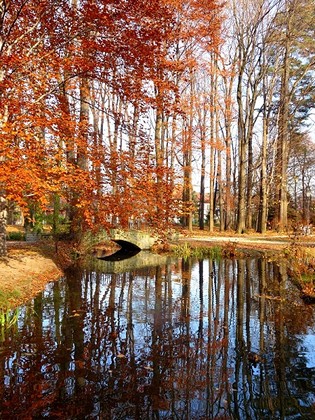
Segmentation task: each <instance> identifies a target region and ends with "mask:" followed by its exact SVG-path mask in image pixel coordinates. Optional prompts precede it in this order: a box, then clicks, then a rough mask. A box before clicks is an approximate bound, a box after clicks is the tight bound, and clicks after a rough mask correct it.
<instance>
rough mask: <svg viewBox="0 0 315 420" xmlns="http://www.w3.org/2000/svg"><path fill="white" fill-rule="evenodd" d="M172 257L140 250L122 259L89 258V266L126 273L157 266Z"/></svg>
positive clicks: (165, 262) (93, 268)
mask: <svg viewBox="0 0 315 420" xmlns="http://www.w3.org/2000/svg"><path fill="white" fill-rule="evenodd" d="M170 261H171V257H169V256H167V255H159V254H153V253H152V252H149V251H142V252H139V253H138V254H137V255H134V256H133V257H131V258H127V259H125V260H121V261H107V260H102V259H97V258H93V259H90V260H89V263H88V264H89V268H90V269H91V270H95V271H97V272H102V273H124V272H126V271H131V270H136V269H137V270H140V269H143V268H150V267H157V266H158V265H163V264H167V263H169V262H170Z"/></svg>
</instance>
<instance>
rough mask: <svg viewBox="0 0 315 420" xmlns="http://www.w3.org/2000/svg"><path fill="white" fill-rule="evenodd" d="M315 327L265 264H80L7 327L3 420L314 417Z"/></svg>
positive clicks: (276, 271) (280, 273) (281, 270)
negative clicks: (107, 267)
mask: <svg viewBox="0 0 315 420" xmlns="http://www.w3.org/2000/svg"><path fill="white" fill-rule="evenodd" d="M314 330H315V328H314V311H313V308H312V307H311V306H305V305H304V304H303V302H302V301H301V300H300V299H299V297H298V294H297V292H296V291H295V289H294V287H292V285H291V284H290V282H289V281H288V279H287V277H286V268H285V266H284V265H280V266H279V265H275V264H271V263H268V262H267V261H266V260H265V259H246V260H245V259H243V260H221V261H213V260H202V261H191V260H187V261H181V260H176V261H169V262H168V263H167V264H163V265H160V266H157V267H154V268H152V267H151V268H149V267H147V268H143V269H137V270H130V271H129V272H124V273H112V274H108V273H105V272H103V271H102V269H100V265H99V264H98V262H95V266H94V268H93V266H89V269H86V268H85V269H84V268H80V267H75V268H71V269H70V270H69V271H68V272H67V273H66V277H65V278H64V279H61V280H60V281H59V282H57V283H51V284H49V285H48V286H47V288H46V290H45V291H44V292H43V293H41V294H40V295H38V297H37V298H36V299H34V300H33V301H32V302H30V303H29V305H27V306H24V307H21V308H20V310H19V316H18V320H17V322H16V323H14V324H12V323H11V324H10V326H9V328H7V329H5V326H4V327H2V331H1V355H0V360H1V370H0V378H1V385H0V389H1V399H0V401H1V402H0V404H1V410H0V414H1V415H0V417H1V418H4V419H15V418H16V419H30V418H49V419H55V418H61V419H90V418H95V419H219V418H222V419H223V418H224V419H229V418H231V419H248V418H250V419H263V418H273V419H278V418H279V419H281V418H283V419H295V418H305V419H307V418H314V408H315V394H314V389H315V383H314V382H315V380H314V373H315V362H314V350H315V348H314V347H315V340H314V337H315V331H314ZM251 352H252V353H255V354H256V355H258V356H259V358H258V359H257V360H256V359H253V358H252V356H251V354H252V353H251Z"/></svg>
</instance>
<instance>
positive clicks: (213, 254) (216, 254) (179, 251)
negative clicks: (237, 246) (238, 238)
mask: <svg viewBox="0 0 315 420" xmlns="http://www.w3.org/2000/svg"><path fill="white" fill-rule="evenodd" d="M173 253H174V255H175V256H176V257H180V258H184V259H187V258H198V259H202V258H213V259H218V258H220V257H221V256H222V248H221V247H219V246H213V247H208V246H207V247H203V246H197V247H192V246H190V245H189V244H188V243H187V242H185V243H184V244H181V245H176V246H175V247H174V248H173Z"/></svg>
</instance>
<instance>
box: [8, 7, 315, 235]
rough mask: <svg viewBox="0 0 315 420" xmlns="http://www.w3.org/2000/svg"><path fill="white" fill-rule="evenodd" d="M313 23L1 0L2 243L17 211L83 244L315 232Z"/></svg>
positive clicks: (288, 11)
mask: <svg viewBox="0 0 315 420" xmlns="http://www.w3.org/2000/svg"><path fill="white" fill-rule="evenodd" d="M314 23H315V2H314V0H299V1H298V0H238V1H235V0H228V1H225V2H223V1H217V0H198V1H196V0H182V1H179V0H151V1H147V0H121V1H114V0H92V1H91V0H58V1H56V0H14V1H13V0H1V1H0V60H1V66H0V194H1V200H0V206H1V207H0V214H1V215H2V216H1V218H0V236H1V238H2V239H3V238H4V236H5V229H6V223H7V216H10V218H11V219H12V220H13V222H14V214H15V212H16V210H17V209H19V210H20V211H22V212H23V214H24V216H25V220H26V223H27V224H28V226H29V228H34V227H35V226H36V225H38V224H39V223H42V221H43V220H44V219H45V218H46V219H45V220H46V222H47V221H48V222H49V223H50V224H51V226H52V230H53V232H54V233H58V232H61V231H62V230H63V229H64V228H65V226H67V229H69V230H70V232H71V233H72V234H74V235H77V236H80V235H81V234H82V232H83V231H85V230H87V229H92V230H97V229H99V228H105V229H109V228H111V227H113V226H119V227H122V228H126V227H134V226H137V227H141V226H149V227H150V228H152V229H154V230H156V231H166V230H167V229H168V228H171V227H173V226H174V224H178V225H181V226H182V227H184V228H186V229H189V230H191V229H192V228H193V226H194V225H197V226H199V227H200V229H208V230H209V231H210V232H212V231H214V229H219V230H221V231H224V230H234V231H236V232H238V233H244V232H247V231H251V230H254V231H257V232H261V233H264V232H266V230H268V229H275V230H277V231H286V230H288V229H293V228H296V227H297V226H301V225H310V224H311V223H312V222H313V221H314V218H315V212H314V206H313V202H312V196H314V168H315V165H314V163H315V143H314V135H313V137H312V131H311V130H312V117H313V118H314V95H315V84H314V66H315V58H314V57H315V34H314V31H315V24H314ZM48 222H47V223H48Z"/></svg>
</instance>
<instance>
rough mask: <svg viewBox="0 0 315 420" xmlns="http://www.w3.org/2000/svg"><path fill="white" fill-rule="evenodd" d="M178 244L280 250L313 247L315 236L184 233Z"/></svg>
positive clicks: (314, 245)
mask: <svg viewBox="0 0 315 420" xmlns="http://www.w3.org/2000/svg"><path fill="white" fill-rule="evenodd" d="M179 242H180V243H185V242H187V243H189V244H191V245H193V246H211V245H212V246H215V245H220V246H229V245H230V246H231V245H232V246H235V247H236V248H240V249H241V248H246V249H256V250H264V249H266V250H270V249H271V250H272V249H274V250H281V249H284V248H286V247H288V246H290V245H291V244H293V243H296V244H299V245H300V246H304V247H315V235H308V236H299V237H296V238H293V237H291V236H289V235H276V234H270V235H259V234H252V235H236V234H235V235H234V234H233V235H228V234H226V235H220V234H218V233H216V234H213V235H211V236H210V235H209V234H207V233H205V232H196V233H195V232H185V233H184V234H183V235H181V236H180V238H179Z"/></svg>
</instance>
